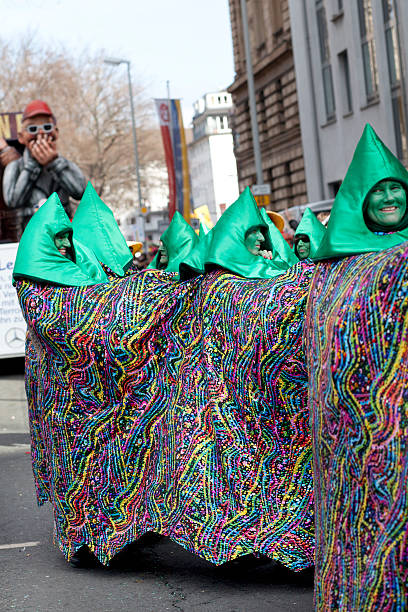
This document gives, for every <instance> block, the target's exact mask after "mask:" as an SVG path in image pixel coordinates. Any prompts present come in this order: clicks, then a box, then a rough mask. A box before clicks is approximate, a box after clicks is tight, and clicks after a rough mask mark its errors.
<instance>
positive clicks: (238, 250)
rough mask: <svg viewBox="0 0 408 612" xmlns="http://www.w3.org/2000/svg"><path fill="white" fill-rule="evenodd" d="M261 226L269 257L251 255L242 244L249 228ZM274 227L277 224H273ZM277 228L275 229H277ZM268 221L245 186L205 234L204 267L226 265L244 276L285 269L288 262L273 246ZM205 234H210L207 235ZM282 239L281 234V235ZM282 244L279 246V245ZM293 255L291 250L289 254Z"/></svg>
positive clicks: (277, 271) (261, 275)
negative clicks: (271, 255)
mask: <svg viewBox="0 0 408 612" xmlns="http://www.w3.org/2000/svg"><path fill="white" fill-rule="evenodd" d="M255 227H260V228H263V231H264V232H265V237H266V240H265V243H264V248H265V249H268V250H271V251H272V252H273V255H274V258H273V259H272V260H269V259H264V258H263V257H261V256H258V255H253V254H252V253H250V252H249V251H248V249H247V248H246V246H245V234H246V233H247V232H248V230H250V229H252V228H255ZM274 229H276V228H274ZM276 231H277V232H278V230H277V229H276ZM271 236H272V234H271V232H270V227H269V223H268V222H267V221H266V219H265V218H264V217H263V215H262V214H261V212H260V210H259V208H258V206H257V204H256V202H255V199H254V197H253V195H252V193H251V191H250V189H249V187H247V188H246V189H245V190H244V191H243V192H242V193H241V195H240V196H239V198H238V200H236V201H235V202H234V203H233V204H231V206H229V208H227V210H226V211H225V212H224V213H223V215H222V216H221V217H220V219H219V220H218V221H217V223H216V225H215V226H214V227H213V229H212V230H211V232H210V233H209V234H207V236H206V239H207V252H206V254H205V260H204V264H205V269H206V270H211V269H212V268H214V267H220V268H225V269H226V270H229V271H231V272H233V273H235V274H239V275H240V276H243V277H244V278H271V277H273V276H276V275H278V274H282V273H283V272H285V271H286V270H287V269H288V268H289V265H288V263H287V262H284V261H283V260H282V258H281V256H280V255H279V253H278V252H277V251H275V250H274V249H273V246H272V240H273V239H274V238H273V237H272V239H271ZM208 237H210V238H209V239H208ZM282 240H283V238H282ZM281 246H282V245H280V246H279V248H280V247H281ZM291 257H293V253H292V254H291Z"/></svg>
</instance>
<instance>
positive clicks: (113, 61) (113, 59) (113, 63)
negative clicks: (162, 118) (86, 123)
mask: <svg viewBox="0 0 408 612" xmlns="http://www.w3.org/2000/svg"><path fill="white" fill-rule="evenodd" d="M104 62H105V64H110V65H111V66H119V64H126V65H127V73H128V83H129V99H130V113H131V115H132V134H133V149H134V153H135V169H136V179H137V196H138V206H139V214H141V212H142V189H141V186H140V171H139V153H138V149H137V137H136V123H135V109H134V106H133V92H132V80H131V78H130V61H129V60H126V59H121V58H117V57H107V58H105V59H104Z"/></svg>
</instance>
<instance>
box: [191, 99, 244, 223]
mask: <svg viewBox="0 0 408 612" xmlns="http://www.w3.org/2000/svg"><path fill="white" fill-rule="evenodd" d="M231 108H232V99H231V94H229V93H228V92H227V91H214V92H210V93H207V94H205V95H204V96H202V97H201V98H200V99H199V100H197V102H195V104H194V116H193V138H192V140H191V142H190V143H189V145H188V157H189V162H190V178H191V190H192V195H193V202H194V208H198V207H200V206H208V210H209V213H210V216H211V219H212V222H213V223H216V222H217V220H218V219H219V217H220V215H221V214H222V213H223V212H224V210H225V208H226V207H228V206H229V205H230V204H232V202H234V201H235V200H236V199H237V197H238V195H239V192H238V178H237V164H236V161H235V156H234V147H233V141H232V130H231V127H230V125H229V123H230V116H231Z"/></svg>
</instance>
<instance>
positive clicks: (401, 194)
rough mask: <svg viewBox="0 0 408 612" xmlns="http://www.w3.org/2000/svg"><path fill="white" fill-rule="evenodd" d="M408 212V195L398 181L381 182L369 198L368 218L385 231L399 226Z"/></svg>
mask: <svg viewBox="0 0 408 612" xmlns="http://www.w3.org/2000/svg"><path fill="white" fill-rule="evenodd" d="M406 210H407V195H406V193H405V189H404V188H403V186H402V185H401V183H399V182H398V181H392V180H386V181H380V182H379V183H377V184H376V185H374V187H373V188H372V189H371V190H370V191H369V193H368V196H367V213H366V214H367V217H368V219H369V220H370V221H372V222H374V223H375V224H376V225H379V226H382V227H384V229H392V228H393V227H394V226H397V225H398V224H399V223H400V221H401V220H402V218H403V217H404V215H405V212H406Z"/></svg>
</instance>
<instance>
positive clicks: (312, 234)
mask: <svg viewBox="0 0 408 612" xmlns="http://www.w3.org/2000/svg"><path fill="white" fill-rule="evenodd" d="M326 231H327V230H326V228H325V226H324V225H323V223H321V222H320V221H319V219H318V218H317V217H316V215H315V214H314V213H313V212H312V211H311V210H310V208H306V210H305V212H304V213H303V216H302V219H301V221H300V223H299V225H298V226H297V228H296V232H295V238H296V236H299V234H306V236H307V237H308V238H309V240H310V255H309V257H314V256H315V254H316V252H317V249H318V248H319V246H320V243H321V241H322V240H323V236H324V235H325V233H326ZM293 250H295V247H293ZM295 252H296V251H295Z"/></svg>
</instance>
